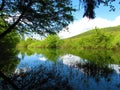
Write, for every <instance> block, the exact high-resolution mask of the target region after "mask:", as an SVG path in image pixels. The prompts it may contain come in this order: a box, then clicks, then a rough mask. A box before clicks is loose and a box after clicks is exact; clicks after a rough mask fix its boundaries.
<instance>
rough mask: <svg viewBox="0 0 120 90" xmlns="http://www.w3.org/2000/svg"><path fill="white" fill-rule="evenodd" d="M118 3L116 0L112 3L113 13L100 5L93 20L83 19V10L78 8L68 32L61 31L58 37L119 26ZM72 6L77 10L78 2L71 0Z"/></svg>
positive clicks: (119, 10)
mask: <svg viewBox="0 0 120 90" xmlns="http://www.w3.org/2000/svg"><path fill="white" fill-rule="evenodd" d="M118 2H119V0H116V1H115V2H114V3H113V5H114V6H115V8H116V10H115V12H113V11H111V12H110V11H109V10H110V8H109V7H108V6H103V5H102V4H101V5H100V6H99V8H96V9H95V13H96V17H95V19H88V18H86V17H85V18H83V13H84V10H83V8H82V7H80V10H79V11H77V12H75V13H73V15H74V18H75V20H74V22H73V23H71V24H70V25H69V26H68V27H69V32H68V31H61V32H60V33H59V34H58V35H59V36H60V37H61V38H68V37H72V36H75V35H78V34H80V33H83V32H86V31H88V30H91V29H94V28H95V27H98V28H104V27H110V26H117V25H120V4H118ZM73 6H74V7H75V8H78V9H79V0H73Z"/></svg>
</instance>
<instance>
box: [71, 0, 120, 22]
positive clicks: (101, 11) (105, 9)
mask: <svg viewBox="0 0 120 90" xmlns="http://www.w3.org/2000/svg"><path fill="white" fill-rule="evenodd" d="M112 4H113V5H114V6H115V8H116V10H115V12H113V11H111V12H110V11H109V10H110V8H109V6H104V5H103V4H101V5H100V6H99V8H96V9H95V13H96V15H95V16H96V17H101V18H106V19H109V20H113V19H115V18H116V17H117V16H119V15H120V4H119V0H116V1H115V2H113V3H112ZM73 7H75V8H77V9H79V0H73ZM83 13H84V9H83V7H82V5H81V6H80V10H78V11H77V12H75V13H74V16H75V19H77V20H78V19H81V18H82V16H83Z"/></svg>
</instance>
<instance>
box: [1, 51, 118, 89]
mask: <svg viewBox="0 0 120 90" xmlns="http://www.w3.org/2000/svg"><path fill="white" fill-rule="evenodd" d="M18 58H19V60H18V61H16V62H17V64H16V66H15V65H14V70H12V75H11V76H10V77H11V79H12V80H13V81H14V83H15V84H16V85H17V86H18V87H19V88H20V89H21V88H22V90H28V89H30V90H31V89H34V90H120V52H119V51H111V50H73V49H72V50H70V49H66V50H65V49H64V50H58V49H26V50H25V49H21V50H20V52H19V53H18ZM18 62H19V63H18ZM6 72H7V71H6ZM1 81H2V80H1ZM0 84H1V83H0ZM1 85H2V84H1ZM5 86H6V87H7V88H12V86H10V84H9V83H7V84H6V85H5ZM5 86H4V87H2V86H1V87H0V88H1V89H4V88H5Z"/></svg>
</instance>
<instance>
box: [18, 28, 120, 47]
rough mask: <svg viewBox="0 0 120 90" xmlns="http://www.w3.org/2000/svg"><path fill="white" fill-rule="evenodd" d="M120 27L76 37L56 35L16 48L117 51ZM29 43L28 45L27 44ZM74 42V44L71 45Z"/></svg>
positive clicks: (89, 32)
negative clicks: (65, 37) (63, 37)
mask: <svg viewBox="0 0 120 90" xmlns="http://www.w3.org/2000/svg"><path fill="white" fill-rule="evenodd" d="M119 33H120V26H116V27H109V28H102V29H99V28H95V29H94V30H90V31H88V32H85V33H83V34H80V35H78V36H75V37H72V38H68V39H63V40H61V39H59V37H58V36H56V35H50V36H48V37H47V38H46V39H44V40H32V41H29V39H27V40H26V41H24V40H23V41H21V43H19V44H18V47H20V46H22V45H23V46H25V44H27V45H26V47H28V48H32V47H34V48H35V47H38V48H56V47H57V48H68V49H69V48H75V49H117V48H119V47H120V34H119ZM29 42H30V43H29ZM73 42H74V43H73Z"/></svg>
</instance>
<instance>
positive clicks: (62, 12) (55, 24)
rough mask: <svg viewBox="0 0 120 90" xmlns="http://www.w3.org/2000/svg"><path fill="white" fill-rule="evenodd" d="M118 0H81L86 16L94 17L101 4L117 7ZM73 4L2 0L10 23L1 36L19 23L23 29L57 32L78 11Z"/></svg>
mask: <svg viewBox="0 0 120 90" xmlns="http://www.w3.org/2000/svg"><path fill="white" fill-rule="evenodd" d="M114 1H115V0H79V3H80V5H82V6H83V9H84V14H83V16H86V17H88V18H94V17H95V11H94V9H95V8H96V7H99V5H100V4H104V6H109V7H110V10H112V11H114V10H115V7H114V6H113V4H112V2H114ZM78 7H79V6H78ZM73 8H74V7H73V6H72V0H0V18H2V19H3V21H4V22H5V24H6V26H7V28H6V30H5V31H4V32H2V33H1V34H0V38H2V37H4V36H5V35H6V34H8V33H10V32H11V31H13V29H14V28H15V27H17V30H18V31H19V33H30V32H35V33H38V34H41V35H43V34H46V33H50V34H55V33H57V32H59V31H60V30H62V29H63V28H65V27H66V26H68V24H69V23H70V22H71V21H73V15H72V12H73V11H76V10H75V9H73ZM3 27H5V26H3ZM30 34H31V33H30Z"/></svg>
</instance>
